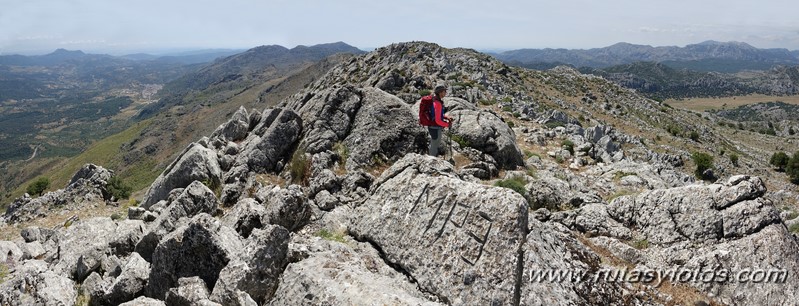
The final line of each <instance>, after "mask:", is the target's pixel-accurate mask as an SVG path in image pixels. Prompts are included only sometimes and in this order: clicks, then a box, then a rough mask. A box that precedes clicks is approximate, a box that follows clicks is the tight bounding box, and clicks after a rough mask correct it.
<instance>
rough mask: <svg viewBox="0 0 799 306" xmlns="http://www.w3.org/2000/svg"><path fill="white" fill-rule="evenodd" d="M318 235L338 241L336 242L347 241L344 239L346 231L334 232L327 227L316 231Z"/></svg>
mask: <svg viewBox="0 0 799 306" xmlns="http://www.w3.org/2000/svg"><path fill="white" fill-rule="evenodd" d="M316 236H319V237H321V238H322V239H325V240H330V241H336V242H341V243H346V242H347V240H346V239H344V233H340V232H335V233H334V232H331V231H329V230H327V229H324V228H323V229H320V230H319V232H317V233H316Z"/></svg>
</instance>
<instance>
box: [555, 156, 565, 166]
mask: <svg viewBox="0 0 799 306" xmlns="http://www.w3.org/2000/svg"><path fill="white" fill-rule="evenodd" d="M555 161H556V162H557V163H558V164H562V163H563V162H565V161H566V160H565V159H563V156H560V155H558V156H556V157H555Z"/></svg>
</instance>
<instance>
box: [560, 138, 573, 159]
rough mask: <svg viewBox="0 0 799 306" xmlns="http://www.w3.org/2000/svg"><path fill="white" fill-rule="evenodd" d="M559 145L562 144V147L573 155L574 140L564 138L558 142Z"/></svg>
mask: <svg viewBox="0 0 799 306" xmlns="http://www.w3.org/2000/svg"><path fill="white" fill-rule="evenodd" d="M560 145H561V146H563V147H564V149H566V151H569V153H571V154H572V155H574V142H572V141H571V140H568V139H564V140H563V141H561V142H560Z"/></svg>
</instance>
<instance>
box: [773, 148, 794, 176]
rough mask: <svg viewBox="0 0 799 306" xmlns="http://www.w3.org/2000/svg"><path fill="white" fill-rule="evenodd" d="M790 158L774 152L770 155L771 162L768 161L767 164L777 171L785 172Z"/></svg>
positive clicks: (782, 153) (783, 153)
mask: <svg viewBox="0 0 799 306" xmlns="http://www.w3.org/2000/svg"><path fill="white" fill-rule="evenodd" d="M790 159H791V158H790V157H789V156H788V154H785V152H775V153H774V154H772V155H771V160H769V162H768V163H769V164H771V165H772V166H774V167H777V171H785V167H786V166H788V161H789V160H790Z"/></svg>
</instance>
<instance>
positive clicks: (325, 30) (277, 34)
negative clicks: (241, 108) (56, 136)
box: [0, 0, 799, 54]
mask: <svg viewBox="0 0 799 306" xmlns="http://www.w3.org/2000/svg"><path fill="white" fill-rule="evenodd" d="M0 7H2V9H0V54H12V53H23V54H37V53H38V54H41V53H47V52H50V51H52V50H54V49H56V48H65V49H69V50H84V51H91V52H104V53H112V54H123V53H132V52H159V51H166V50H177V49H198V48H251V47H254V46H259V45H271V44H278V45H283V46H287V47H293V46H296V45H312V44H317V43H327V42H336V41H344V42H347V43H349V44H351V45H354V46H356V47H360V48H373V47H380V46H384V45H388V44H390V43H393V42H402V41H411V40H424V41H430V42H435V43H438V44H441V45H443V46H445V47H467V48H475V49H518V48H581V49H584V48H595V47H604V46H608V45H611V44H614V43H616V42H622V41H623V42H629V43H635V44H648V45H653V46H665V45H677V46H684V45H686V44H691V43H698V42H702V41H705V40H718V41H744V42H747V43H750V44H752V45H754V46H756V47H761V48H788V49H791V50H797V49H799V18H797V17H796V12H797V11H799V1H795V0H793V1H788V0H761V1H742V0H727V1H717V0H712V1H701V0H692V1H686V0H670V1H664V0H635V1H633V0H606V1H599V0H550V1H505V0H500V1H473V0H461V1H449V0H446V1H434V0H427V1H418V0H399V1H396V0H395V1H367V0H336V1H332V0H331V1H304V0H293V1H290V0H285V1H284V0H270V1H248V0H226V1H208V0H194V1H170V0H158V1H154V0H137V1H120V0H0Z"/></svg>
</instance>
